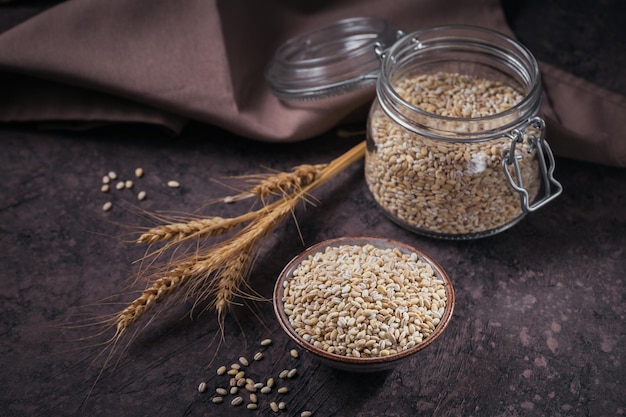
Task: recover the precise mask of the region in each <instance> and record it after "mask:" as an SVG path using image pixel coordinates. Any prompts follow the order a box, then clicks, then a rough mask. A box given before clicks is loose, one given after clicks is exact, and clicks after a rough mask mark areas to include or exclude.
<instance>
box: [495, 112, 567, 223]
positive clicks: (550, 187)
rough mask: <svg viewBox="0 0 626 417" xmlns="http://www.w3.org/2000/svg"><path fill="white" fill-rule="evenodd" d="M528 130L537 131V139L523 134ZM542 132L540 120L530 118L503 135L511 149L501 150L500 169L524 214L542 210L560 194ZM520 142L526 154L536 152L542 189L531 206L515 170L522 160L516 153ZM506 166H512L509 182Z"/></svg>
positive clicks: (542, 121)
mask: <svg viewBox="0 0 626 417" xmlns="http://www.w3.org/2000/svg"><path fill="white" fill-rule="evenodd" d="M528 127H532V128H534V129H535V130H538V131H539V132H540V134H539V137H537V135H535V134H532V133H528V132H526V129H527V128H528ZM545 128H546V123H545V121H544V120H543V119H542V118H541V117H533V118H532V119H529V120H528V121H527V122H526V123H525V124H524V125H523V126H521V127H520V128H518V129H514V130H512V131H511V132H510V133H508V134H507V135H506V136H508V137H509V138H510V139H511V147H510V148H508V149H505V150H504V152H503V156H504V158H503V159H502V169H503V171H504V173H505V174H506V176H507V179H508V180H509V183H510V184H511V186H512V187H513V188H514V189H515V191H517V192H518V193H519V195H520V197H521V200H522V208H523V210H524V211H525V212H532V211H535V210H537V209H539V208H541V207H543V206H544V205H546V204H547V203H549V202H550V201H552V200H554V199H555V198H556V197H558V196H559V195H560V194H561V192H562V191H563V186H562V185H561V184H560V183H559V182H558V181H557V180H556V179H555V178H554V155H553V154H552V150H551V149H550V145H548V142H546V141H545V139H544V137H545V130H546V129H545ZM524 141H527V142H528V144H529V147H528V152H532V151H533V150H536V151H537V159H538V162H539V167H540V169H541V174H542V180H543V187H544V193H543V197H542V198H540V199H539V200H537V201H535V202H534V203H532V204H531V202H530V197H529V194H528V191H527V190H526V188H524V182H523V180H522V173H521V170H520V166H519V160H520V159H521V158H522V155H521V154H520V153H519V151H518V150H517V145H518V144H520V143H523V142H524ZM510 165H513V170H514V172H515V179H514V178H513V176H512V174H511V172H509V170H508V169H507V167H508V166H510Z"/></svg>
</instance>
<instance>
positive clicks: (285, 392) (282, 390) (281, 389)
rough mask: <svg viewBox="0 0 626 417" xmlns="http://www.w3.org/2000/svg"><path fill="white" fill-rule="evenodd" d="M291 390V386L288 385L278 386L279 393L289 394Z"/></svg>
mask: <svg viewBox="0 0 626 417" xmlns="http://www.w3.org/2000/svg"><path fill="white" fill-rule="evenodd" d="M288 392H289V388H287V387H280V388H278V393H279V394H287V393H288Z"/></svg>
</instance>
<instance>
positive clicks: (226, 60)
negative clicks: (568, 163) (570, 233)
mask: <svg viewBox="0 0 626 417" xmlns="http://www.w3.org/2000/svg"><path fill="white" fill-rule="evenodd" d="M356 16H376V17H381V18H384V19H386V20H387V21H388V22H389V23H390V24H391V25H392V26H394V27H396V28H398V29H402V30H404V31H406V32H411V31H414V30H418V29H422V28H426V27H431V26H436V25H442V24H456V23H463V24H473V25H478V26H484V27H489V28H492V29H495V30H498V31H500V32H503V33H505V34H508V35H511V36H512V33H511V31H510V29H509V28H508V26H507V23H506V21H505V18H504V15H503V13H502V10H501V8H500V4H499V2H498V1H497V0H480V1H471V2H468V1H463V0H394V1H380V0H359V1H355V0H332V1H331V0H267V1H249V0H248V1H246V0H227V1H217V0H187V1H184V2H177V1H170V0H106V1H105V0H74V1H68V2H64V3H60V4H59V5H57V6H55V7H53V8H51V9H49V10H46V11H45V12H43V13H41V14H39V15H37V16H35V17H33V18H31V19H29V20H27V21H26V22H24V23H22V24H20V25H18V26H16V27H14V28H12V29H10V30H8V31H6V32H5V33H3V34H1V35H0V91H2V94H1V96H0V121H40V122H47V123H57V124H60V123H62V124H63V125H64V126H68V124H67V123H68V122H69V123H71V124H73V125H79V126H92V125H94V124H95V125H98V124H102V123H110V122H140V123H150V124H156V125H159V126H163V127H165V128H167V129H169V130H171V131H172V132H173V133H178V132H180V130H181V129H182V128H183V127H184V125H185V123H186V122H187V121H188V120H196V121H200V122H205V123H210V124H214V125H216V126H219V127H222V128H224V129H227V130H230V131H232V132H234V133H237V134H239V135H242V136H245V137H249V138H252V139H258V140H263V141H272V142H279V141H299V140H304V139H307V138H311V137H313V136H316V135H318V134H321V133H323V132H325V131H327V130H329V129H331V128H333V127H334V126H336V125H337V124H339V123H342V122H344V121H346V120H348V119H349V118H350V117H352V118H353V117H354V116H355V115H360V117H363V116H362V112H361V113H359V112H358V110H359V109H362V108H363V107H364V106H365V105H367V103H369V102H371V100H372V98H373V90H371V89H368V90H363V91H359V92H356V93H352V94H349V95H346V96H342V97H334V98H332V99H326V100H323V101H320V102H310V103H308V105H307V106H300V107H299V106H292V105H289V104H286V103H283V102H281V101H280V100H278V99H277V98H276V97H275V96H274V95H273V94H272V93H271V91H270V89H269V87H268V86H267V84H266V82H265V80H264V78H263V70H264V67H265V65H266V64H267V63H268V62H269V60H270V59H271V58H272V56H273V55H274V52H275V51H276V49H277V48H278V47H279V46H280V44H282V43H283V42H285V41H286V40H287V39H288V38H290V37H292V36H295V35H297V34H300V33H302V32H304V31H308V30H311V29H315V28H318V27H320V26H322V25H326V24H329V23H332V22H334V21H336V20H339V19H342V18H347V17H356ZM541 69H542V71H543V73H544V85H545V89H546V98H547V99H546V100H545V106H544V107H545V114H546V117H547V121H548V126H549V133H550V136H549V137H548V141H549V142H550V143H551V145H552V147H553V149H554V150H555V152H556V153H557V154H558V155H562V156H566V157H571V158H576V159H582V160H586V161H592V162H598V163H603V164H609V165H617V166H626V140H625V138H626V130H625V128H624V124H623V122H622V121H623V120H625V119H626V100H625V99H624V97H622V96H619V95H617V94H614V93H611V92H609V91H606V90H603V89H600V88H598V87H596V86H594V85H591V84H589V83H587V82H585V81H583V80H581V79H578V78H576V77H574V76H572V75H570V74H567V73H564V72H563V71H560V70H558V69H556V68H554V67H551V66H548V65H545V64H543V63H542V64H541Z"/></svg>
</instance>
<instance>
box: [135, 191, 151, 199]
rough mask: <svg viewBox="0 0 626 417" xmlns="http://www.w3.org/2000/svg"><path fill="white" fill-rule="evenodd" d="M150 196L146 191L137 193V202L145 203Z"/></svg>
mask: <svg viewBox="0 0 626 417" xmlns="http://www.w3.org/2000/svg"><path fill="white" fill-rule="evenodd" d="M147 196H148V195H147V194H146V192H145V191H139V193H137V200H139V201H143V200H145V199H146V197H147Z"/></svg>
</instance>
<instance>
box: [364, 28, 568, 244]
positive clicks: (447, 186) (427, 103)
mask: <svg viewBox="0 0 626 417" xmlns="http://www.w3.org/2000/svg"><path fill="white" fill-rule="evenodd" d="M378 53H379V55H380V58H381V59H382V66H381V71H380V74H379V76H378V80H377V85H376V93H377V99H376V100H375V101H374V103H373V105H372V107H371V110H370V115H369V118H368V129H367V153H366V162H365V178H366V182H367V185H368V187H369V189H370V191H371V193H372V195H373V197H374V199H375V200H376V202H377V203H378V204H379V205H380V206H381V207H382V208H383V210H384V211H385V213H386V214H387V215H388V216H389V217H390V218H391V219H392V220H394V221H396V222H397V223H399V224H400V225H402V226H404V227H406V228H408V229H410V230H413V231H415V232H418V233H421V234H425V235H429V236H434V237H440V238H452V239H470V238H477V237H483V236H488V235H491V234H494V233H498V232H500V231H502V230H505V229H507V228H509V227H510V226H512V225H514V224H516V223H517V222H518V221H519V220H521V219H522V218H523V217H524V215H525V214H526V213H527V212H529V211H534V210H535V209H537V208H539V207H541V206H543V205H544V204H545V203H547V202H548V201H550V200H552V199H553V198H554V197H556V196H557V195H558V194H559V193H560V192H561V186H560V184H559V183H558V182H557V181H556V180H555V179H554V178H553V176H552V172H553V167H554V159H553V157H552V153H551V151H550V148H549V146H548V144H547V142H546V141H545V140H544V136H543V135H544V131H545V125H544V122H543V120H542V119H541V118H540V117H539V116H538V113H539V108H540V105H541V94H542V91H541V80H540V75H539V69H538V67H537V63H536V61H535V59H534V58H533V56H532V54H531V53H530V52H529V51H528V50H527V49H526V48H524V47H523V46H522V45H520V44H519V43H517V42H516V41H514V40H512V39H510V38H507V37H505V36H503V35H500V34H498V33H496V32H492V31H490V30H486V29H481V28H474V27H465V26H449V27H438V28H435V29H429V30H425V31H421V32H415V33H413V34H409V35H406V36H405V37H403V38H402V39H400V40H398V41H397V42H396V43H394V44H393V45H392V46H391V47H390V48H389V49H387V50H383V49H382V48H380V49H379V50H378Z"/></svg>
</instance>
